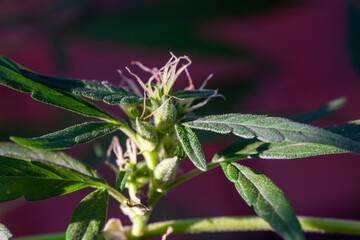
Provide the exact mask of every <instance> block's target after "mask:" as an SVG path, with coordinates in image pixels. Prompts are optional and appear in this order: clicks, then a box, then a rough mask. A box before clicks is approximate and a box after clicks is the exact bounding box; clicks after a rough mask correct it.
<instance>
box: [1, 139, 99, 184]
mask: <svg viewBox="0 0 360 240" xmlns="http://www.w3.org/2000/svg"><path fill="white" fill-rule="evenodd" d="M0 157H9V158H16V159H19V160H27V161H36V162H43V163H46V164H50V165H53V166H55V167H60V168H63V169H66V170H68V171H74V172H75V173H80V174H82V175H84V176H86V177H88V178H91V179H96V181H100V182H105V181H104V180H103V179H102V177H101V176H100V175H99V174H97V173H96V172H95V171H94V170H93V169H92V168H90V167H88V166H87V165H85V164H84V163H82V162H80V161H78V160H76V159H74V158H72V157H70V156H68V155H66V154H65V153H62V152H53V151H48V150H40V149H30V148H27V147H23V146H21V145H18V144H15V143H9V142H0ZM0 172H1V169H0Z"/></svg>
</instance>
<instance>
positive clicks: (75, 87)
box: [20, 69, 141, 105]
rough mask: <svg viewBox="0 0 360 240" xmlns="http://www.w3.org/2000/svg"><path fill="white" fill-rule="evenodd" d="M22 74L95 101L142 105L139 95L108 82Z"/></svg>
mask: <svg viewBox="0 0 360 240" xmlns="http://www.w3.org/2000/svg"><path fill="white" fill-rule="evenodd" d="M20 72H21V73H22V74H23V75H24V76H26V77H28V78H30V79H32V80H34V81H36V82H38V83H42V84H44V85H46V86H49V87H52V88H55V89H58V90H62V91H65V92H69V93H72V94H76V95H79V96H83V97H87V98H90V99H93V100H102V101H104V102H106V103H109V104H125V105H138V104H140V103H141V99H140V97H139V96H138V95H136V94H134V93H131V92H129V91H127V90H126V89H124V88H121V87H118V86H115V85H113V84H111V83H109V82H107V81H101V82H99V81H95V80H80V79H67V78H58V77H51V76H46V75H42V74H37V73H34V72H31V71H28V70H24V69H21V70H20Z"/></svg>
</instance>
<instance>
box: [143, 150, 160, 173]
mask: <svg viewBox="0 0 360 240" xmlns="http://www.w3.org/2000/svg"><path fill="white" fill-rule="evenodd" d="M143 156H144V158H145V161H146V164H147V165H148V167H149V169H150V170H152V171H153V170H154V169H155V167H156V165H157V164H158V159H157V152H156V151H152V152H149V151H144V152H143Z"/></svg>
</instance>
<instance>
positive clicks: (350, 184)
mask: <svg viewBox="0 0 360 240" xmlns="http://www.w3.org/2000/svg"><path fill="white" fill-rule="evenodd" d="M164 2H166V1H140V0H138V1H131V2H130V1H128V2H127V1H109V0H107V1H35V0H32V1H30V0H28V1H25V0H2V1H0V54H2V55H5V56H7V57H9V58H11V59H13V60H15V61H17V62H18V63H19V64H21V65H23V66H25V67H27V68H29V69H31V70H34V71H36V72H39V73H43V74H48V75H58V76H64V77H70V78H83V79H97V80H108V81H110V82H112V83H115V84H118V83H120V77H119V76H118V74H117V72H116V69H124V67H125V66H130V62H131V61H133V60H139V61H141V62H142V63H144V64H145V65H147V66H150V67H155V66H156V67H159V66H162V65H163V64H164V63H165V62H166V61H167V59H168V58H169V57H170V55H169V51H173V52H174V53H175V54H176V55H184V54H186V55H188V56H189V57H190V58H191V59H192V61H193V64H192V66H191V67H190V69H189V70H190V73H191V76H192V78H193V80H194V83H195V85H196V86H197V87H199V86H200V85H201V83H202V81H203V80H204V79H205V78H206V77H207V76H208V75H209V74H210V73H213V74H214V77H213V79H212V80H211V81H210V83H209V87H213V88H219V92H220V93H224V95H226V96H227V94H229V95H228V96H229V97H228V98H227V101H226V102H224V101H223V100H221V99H217V100H216V101H219V102H220V103H219V104H214V105H211V106H212V107H210V110H209V111H213V113H216V112H217V113H221V111H222V110H224V111H225V112H227V113H229V112H241V113H254V114H263V113H267V114H269V115H277V116H293V115H295V114H298V113H302V112H306V111H308V110H312V109H314V108H316V107H319V106H321V105H323V104H325V103H326V102H328V101H329V100H332V99H335V98H338V97H341V96H345V97H347V99H348V102H347V104H346V106H345V107H343V108H342V109H341V110H339V111H338V112H336V113H334V114H332V115H331V116H330V117H328V118H326V119H324V120H322V121H319V122H316V125H317V126H328V125H333V124H338V123H341V122H346V121H349V120H354V119H358V118H359V117H360V109H359V105H358V103H359V102H360V94H359V90H360V77H359V75H358V74H357V72H356V66H355V67H354V65H352V63H351V57H354V56H352V55H351V54H352V52H351V51H349V49H350V48H349V38H350V36H351V34H350V28H349V26H350V24H349V19H350V17H349V16H350V15H349V14H350V11H349V8H350V7H349V6H352V7H354V6H357V5H350V4H349V3H350V2H349V1H344V0H332V1H328V0H317V1H315V0H313V1H310V0H309V1H274V3H272V4H270V3H267V1H259V2H257V3H250V2H252V1H247V2H249V3H248V4H246V3H241V4H243V5H244V6H241V4H240V3H237V4H238V5H237V4H235V5H234V7H231V6H232V5H233V4H234V2H231V1H229V2H226V1H209V4H208V5H209V6H206V7H204V9H200V8H199V6H198V5H196V3H192V2H191V1H172V3H167V4H163V3H164ZM182 2H184V4H187V5H182V4H179V5H177V4H178V3H182ZM195 2H196V1H195ZM200 2H201V1H200ZM240 2H241V1H240ZM60 3H62V4H60ZM220 3H221V4H222V5H220ZM224 5H229V6H228V7H227V6H225V7H224ZM184 6H185V7H184ZM162 8H164V9H166V10H167V14H168V15H164V16H162V15H161V14H160V13H157V12H156V11H160V10H161V9H162ZM153 11H155V12H153ZM151 13H153V14H151ZM114 16H115V17H114ZM164 17H167V18H164ZM152 23H153V25H152ZM133 69H135V70H134V71H136V70H137V69H136V68H135V67H133ZM183 80H184V81H183V82H179V83H177V84H178V85H177V86H178V87H179V88H181V87H184V86H186V84H187V82H186V81H185V78H183ZM222 89H225V90H224V91H222ZM106 108H107V109H108V110H109V111H111V112H112V113H113V114H115V115H118V116H121V112H120V111H119V109H118V108H110V107H108V106H106ZM85 120H86V118H84V117H81V116H78V115H76V114H73V113H68V112H66V111H63V110H59V109H56V108H54V107H51V106H48V105H45V104H43V103H39V102H36V101H34V100H32V99H31V98H30V97H29V96H28V95H27V94H23V93H18V92H16V91H14V90H11V89H9V88H6V87H3V86H0V131H1V132H0V136H1V140H3V141H4V140H7V139H8V137H9V136H10V135H16V136H40V135H41V134H44V133H49V132H52V131H55V130H59V129H62V128H65V127H67V126H71V125H72V124H75V123H81V122H84V121H85ZM119 134H120V133H119ZM201 139H202V143H203V146H204V148H205V154H206V156H207V159H208V160H210V159H211V158H212V156H213V154H214V153H215V152H216V151H218V150H219V149H220V148H221V147H223V146H225V145H226V143H228V142H229V140H230V139H232V138H230V137H225V138H221V140H214V139H213V138H212V136H207V135H203V137H202V138H201ZM110 140H111V138H106V139H100V140H97V141H96V143H99V144H100V143H101V142H104V143H103V146H106V145H107V144H109V143H110ZM92 151H93V144H89V146H77V147H75V148H73V149H71V150H69V151H67V152H68V153H69V154H71V155H73V156H75V157H77V158H78V159H84V158H86V159H91V157H89V156H91V153H89V152H92ZM89 161H90V162H91V160H89ZM92 162H93V163H94V161H92ZM243 163H244V164H246V165H247V166H251V167H252V168H255V169H257V170H259V171H260V172H263V173H265V174H266V175H268V176H269V177H270V178H271V179H272V180H273V181H274V182H275V183H276V184H277V185H278V186H279V187H280V188H281V189H282V190H283V191H284V192H285V193H286V195H287V196H288V198H289V200H290V202H291V203H292V206H293V207H294V209H295V211H296V213H297V214H298V215H306V216H319V217H334V218H349V219H357V220H360V207H359V202H360V192H359V189H360V174H359V169H360V157H359V156H356V155H353V154H342V155H333V156H322V157H311V158H306V159H293V160H258V159H249V160H245V161H244V162H243ZM94 167H96V168H97V169H98V170H99V171H100V172H101V173H102V174H105V175H107V179H110V181H113V179H114V176H113V175H112V173H111V172H110V171H108V169H106V167H103V166H102V165H100V164H95V165H94ZM192 168H193V166H192V165H191V164H190V163H188V161H187V162H184V163H182V169H183V171H188V170H190V169H192ZM89 191H90V190H88V189H87V190H83V191H79V192H76V193H73V194H69V195H66V196H61V197H56V198H53V199H49V200H43V201H39V202H25V201H24V200H22V199H19V200H16V201H14V202H8V203H7V202H6V203H0V222H1V223H3V224H5V225H6V226H8V227H9V229H10V230H11V231H12V233H13V234H14V235H15V236H26V235H31V234H41V233H51V232H63V231H65V230H66V227H67V225H68V223H69V221H70V218H71V214H72V211H73V210H74V209H75V207H76V205H77V204H78V202H79V201H80V200H81V199H82V198H83V197H84V196H85V195H86V193H89ZM157 207H158V209H155V211H154V215H153V220H167V219H173V218H190V217H191V218H192V217H200V216H203V217H204V216H206V217H210V216H222V215H230V216H236V215H253V214H254V212H253V210H252V209H251V208H249V207H248V206H247V205H246V203H245V202H244V201H243V200H241V199H240V196H239V195H238V193H237V192H236V190H235V188H234V187H233V184H231V183H229V182H228V181H227V180H226V179H225V177H224V176H223V173H222V172H221V170H220V169H216V170H212V171H210V172H207V173H205V174H203V175H202V176H200V177H197V178H196V179H193V180H190V181H189V182H187V183H185V184H183V185H182V186H179V187H178V188H177V189H174V190H172V191H170V192H169V193H168V195H167V196H166V197H165V198H164V199H162V200H161V202H160V203H159V205H158V206H157ZM108 215H109V217H121V219H122V221H123V223H124V224H128V223H129V220H128V219H127V218H126V217H125V216H123V215H122V213H121V212H120V210H119V208H118V206H117V204H116V203H115V201H113V200H111V201H110V206H109V212H108ZM219 236H220V235H216V236H215V237H213V239H219V238H223V239H225V237H219ZM238 236H241V237H243V238H246V239H263V238H267V239H270V238H271V239H279V238H278V237H277V236H276V235H275V234H273V233H270V234H264V233H258V234H257V233H251V234H241V233H240V234H238V235H236V234H235V235H226V237H227V239H238ZM187 237H188V236H187ZM336 237H339V236H335V237H334V236H321V235H320V236H319V235H315V234H312V235H309V239H336ZM170 239H175V238H170ZM179 239H181V238H179ZM189 239H190V237H189ZM192 239H211V238H210V236H208V235H206V238H205V237H203V236H202V235H198V236H197V235H195V238H192ZM349 239H350V237H349ZM351 239H356V238H351Z"/></svg>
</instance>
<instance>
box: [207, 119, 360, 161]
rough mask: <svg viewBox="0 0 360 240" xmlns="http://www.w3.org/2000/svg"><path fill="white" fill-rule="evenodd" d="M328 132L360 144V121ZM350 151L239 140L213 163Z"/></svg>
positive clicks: (219, 154)
mask: <svg viewBox="0 0 360 240" xmlns="http://www.w3.org/2000/svg"><path fill="white" fill-rule="evenodd" d="M326 130H328V131H330V132H332V133H335V134H339V135H341V136H342V137H344V138H348V139H351V140H352V141H355V142H358V143H359V142H360V120H355V121H351V122H348V123H344V124H339V125H335V126H331V127H327V128H326ZM345 152H348V150H345V149H341V148H337V147H334V146H330V145H325V144H316V143H306V142H304V143H296V142H281V143H263V142H261V141H257V140H255V139H241V138H240V139H237V140H236V141H234V142H233V143H231V144H229V145H228V146H226V147H225V148H223V149H221V150H220V151H219V152H218V153H217V154H215V156H214V158H213V161H236V160H240V159H244V158H249V157H250V158H267V159H269V158H274V159H292V158H304V157H310V156H317V155H326V154H336V153H345Z"/></svg>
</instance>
